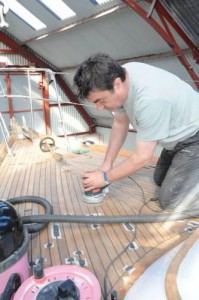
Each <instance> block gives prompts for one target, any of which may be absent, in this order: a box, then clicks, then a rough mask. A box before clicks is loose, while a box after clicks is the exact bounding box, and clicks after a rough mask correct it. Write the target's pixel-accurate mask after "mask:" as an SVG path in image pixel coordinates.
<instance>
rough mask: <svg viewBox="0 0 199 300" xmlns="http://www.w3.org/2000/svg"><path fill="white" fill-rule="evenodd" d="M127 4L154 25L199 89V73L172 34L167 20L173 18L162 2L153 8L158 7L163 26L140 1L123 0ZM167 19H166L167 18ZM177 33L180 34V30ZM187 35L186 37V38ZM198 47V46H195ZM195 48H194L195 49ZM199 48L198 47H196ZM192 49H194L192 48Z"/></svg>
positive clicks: (157, 2) (185, 39) (155, 4)
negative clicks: (164, 8)
mask: <svg viewBox="0 0 199 300" xmlns="http://www.w3.org/2000/svg"><path fill="white" fill-rule="evenodd" d="M122 1H123V2H124V3H125V4H127V5H128V6H129V7H130V8H131V9H133V10H134V11H135V12H136V13H137V14H139V15H140V16H141V17H142V18H143V19H144V20H145V21H146V22H147V23H148V24H149V25H151V26H152V27H153V29H154V30H155V31H156V32H157V33H158V34H159V35H160V36H161V37H162V38H163V39H164V40H165V42H166V43H167V44H168V45H169V46H170V47H171V49H172V51H173V52H174V53H175V54H176V56H177V58H178V59H179V60H180V62H181V63H182V64H183V66H184V67H185V68H186V70H187V72H188V73H189V75H190V76H191V78H192V79H193V81H194V82H195V85H196V87H197V88H198V89H199V77H198V75H197V74H196V73H195V72H194V70H193V68H192V66H191V65H190V63H189V61H188V60H187V58H186V56H185V55H184V53H183V51H182V49H181V48H180V46H179V45H178V43H177V42H176V41H175V39H174V37H173V36H172V34H171V32H170V30H169V28H168V26H167V23H166V20H168V19H172V17H171V16H170V15H169V14H168V13H167V14H168V15H169V16H170V17H169V18H168V15H167V18H166V13H165V12H164V14H163V6H162V5H161V4H160V2H159V0H157V1H156V2H155V3H154V5H153V9H156V11H157V13H158V15H159V16H160V19H161V21H162V23H163V26H161V25H160V24H159V23H158V22H157V21H156V20H155V19H154V18H153V17H152V16H151V15H149V16H148V12H147V11H145V10H144V9H143V8H142V7H141V6H140V5H139V4H138V3H137V0H122ZM146 2H149V3H152V2H151V1H146ZM160 5H161V10H160ZM165 19H166V20H165ZM169 23H170V25H171V26H172V27H173V24H172V22H169ZM176 28H177V26H175V28H174V27H173V29H174V30H176ZM179 30H180V27H179V28H178V31H179ZM178 31H177V33H178V34H179V32H178ZM185 37H186V38H185ZM181 38H183V39H184V41H185V42H186V43H187V45H188V47H190V43H188V39H189V38H188V37H187V36H186V34H185V33H184V36H183V35H181ZM195 48H196V47H195ZM195 48H194V49H195ZM196 49H197V48H196ZM191 50H193V49H192V48H191Z"/></svg>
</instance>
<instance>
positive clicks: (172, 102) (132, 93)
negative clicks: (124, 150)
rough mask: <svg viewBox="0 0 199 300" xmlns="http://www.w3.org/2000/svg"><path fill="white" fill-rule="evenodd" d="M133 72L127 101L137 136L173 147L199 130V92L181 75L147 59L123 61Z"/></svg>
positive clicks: (167, 147)
mask: <svg viewBox="0 0 199 300" xmlns="http://www.w3.org/2000/svg"><path fill="white" fill-rule="evenodd" d="M123 67H124V68H125V69H126V70H127V72H128V74H129V80H130V89H129V95H128V98H127V100H126V102H125V103H124V110H125V111H126V113H127V115H128V117H129V120H130V123H131V124H132V126H133V128H134V129H136V131H137V140H140V141H158V142H159V143H160V144H161V145H162V146H163V147H164V148H166V149H168V150H171V149H173V148H174V147H175V145H176V144H177V143H178V142H180V141H183V140H185V139H187V138H189V137H190V136H193V135H194V134H195V133H196V132H197V131H199V93H197V92H196V91H195V90H194V89H193V88H192V87H191V86H190V85H189V84H187V83H186V82H184V81H182V80H181V79H180V78H178V77H177V76H175V75H173V74H171V73H169V72H167V71H164V70H162V69H159V68H156V67H152V66H150V65H147V64H144V63H137V62H133V63H128V64H125V65H123Z"/></svg>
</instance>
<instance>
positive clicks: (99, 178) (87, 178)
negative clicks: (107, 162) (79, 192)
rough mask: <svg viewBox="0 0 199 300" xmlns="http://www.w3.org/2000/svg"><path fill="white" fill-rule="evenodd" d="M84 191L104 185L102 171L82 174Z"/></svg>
mask: <svg viewBox="0 0 199 300" xmlns="http://www.w3.org/2000/svg"><path fill="white" fill-rule="evenodd" d="M83 185H84V191H85V192H87V191H91V190H94V189H97V188H101V187H103V186H104V185H105V183H104V174H103V171H100V170H98V171H91V172H89V171H88V172H85V173H84V174H83Z"/></svg>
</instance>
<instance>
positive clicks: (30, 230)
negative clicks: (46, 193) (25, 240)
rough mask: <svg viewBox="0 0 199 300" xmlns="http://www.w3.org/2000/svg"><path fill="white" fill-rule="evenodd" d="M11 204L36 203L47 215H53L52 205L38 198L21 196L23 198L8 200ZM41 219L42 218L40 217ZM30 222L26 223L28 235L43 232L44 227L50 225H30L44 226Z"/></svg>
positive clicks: (43, 223)
mask: <svg viewBox="0 0 199 300" xmlns="http://www.w3.org/2000/svg"><path fill="white" fill-rule="evenodd" d="M7 201H8V202H10V203H11V204H13V205H15V204H21V203H30V202H31V203H36V204H39V205H41V206H42V207H43V208H44V209H45V214H46V215H48V216H49V215H52V213H53V207H52V205H51V204H50V203H49V202H48V201H47V200H46V199H44V198H41V197H38V196H21V197H15V198H10V199H8V200H7ZM40 218H41V216H40ZM28 223H29V222H26V227H27V229H28V233H35V232H38V231H40V230H42V229H43V228H44V227H46V226H47V225H48V223H49V222H48V221H46V222H30V223H42V224H28Z"/></svg>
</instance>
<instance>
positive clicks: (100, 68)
mask: <svg viewBox="0 0 199 300" xmlns="http://www.w3.org/2000/svg"><path fill="white" fill-rule="evenodd" d="M117 77H119V78H120V79H121V81H125V78H126V75H125V69H124V68H122V67H121V66H120V64H119V63H117V62H116V61H115V60H114V59H113V58H111V57H110V56H109V55H107V54H103V53H98V54H95V55H92V56H90V57H89V58H88V59H87V60H85V61H84V62H83V63H82V64H81V65H80V66H79V68H78V69H77V72H76V74H75V76H74V84H75V86H76V88H77V90H78V97H80V98H86V97H87V96H88V94H89V93H90V92H91V91H93V90H95V89H99V90H113V84H114V80H115V79H116V78H117Z"/></svg>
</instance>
